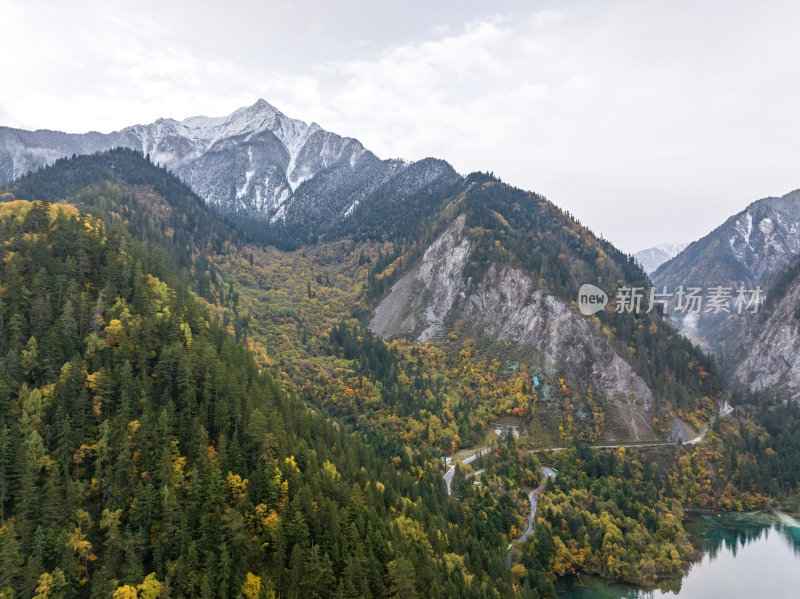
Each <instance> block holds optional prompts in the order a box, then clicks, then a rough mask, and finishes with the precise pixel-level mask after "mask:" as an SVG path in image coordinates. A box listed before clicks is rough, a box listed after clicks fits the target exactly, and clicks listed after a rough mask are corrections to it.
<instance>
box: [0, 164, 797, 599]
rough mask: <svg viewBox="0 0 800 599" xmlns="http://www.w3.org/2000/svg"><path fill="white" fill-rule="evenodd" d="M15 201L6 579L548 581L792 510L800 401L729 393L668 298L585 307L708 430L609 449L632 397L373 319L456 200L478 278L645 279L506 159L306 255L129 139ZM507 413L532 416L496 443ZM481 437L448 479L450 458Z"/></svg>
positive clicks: (204, 584)
mask: <svg viewBox="0 0 800 599" xmlns="http://www.w3.org/2000/svg"><path fill="white" fill-rule="evenodd" d="M469 190H473V191H469ZM0 200H2V203H0V597H2V598H5V599H10V598H22V597H35V598H37V599H44V598H54V599H55V598H65V599H66V598H106V597H113V598H125V599H127V598H135V597H139V598H142V599H155V598H157V597H174V598H179V597H187V598H188V597H192V598H193V597H203V598H211V597H228V598H234V597H247V598H248V599H254V598H273V597H284V598H314V597H326V598H327V597H336V598H360V597H376V598H378V597H380V598H401V597H402V598H411V597H432V598H433V597H443V598H444V597H464V598H473V597H474V598H476V599H477V598H494V597H522V598H535V597H553V596H555V590H554V588H555V587H554V585H553V583H554V581H556V579H557V578H558V577H560V576H564V575H567V574H570V573H592V574H598V575H601V576H603V577H604V578H606V579H607V580H612V581H614V580H615V581H629V582H634V583H637V584H641V585H645V586H649V585H652V584H654V583H655V582H656V581H657V580H662V579H665V578H670V577H675V576H680V575H681V574H682V573H684V572H685V571H686V569H687V567H688V566H689V564H690V563H691V562H692V560H693V559H696V551H695V549H694V548H693V547H692V545H691V543H690V542H689V540H688V537H687V534H686V531H685V530H684V528H683V525H682V518H683V516H684V513H685V511H686V510H687V509H690V508H693V507H703V508H715V509H725V510H744V509H757V508H763V507H768V506H770V505H774V504H777V503H780V504H781V505H782V506H783V507H785V508H786V509H789V510H792V509H794V510H797V509H798V503H797V501H798V499H797V498H798V492H799V491H800V488H799V487H798V485H800V478H799V476H800V475H799V474H798V473H800V427H799V426H798V423H800V413H798V409H799V408H798V406H797V404H796V403H781V402H774V401H772V400H771V398H770V397H769V395H768V394H758V395H755V394H749V393H742V392H738V391H736V392H733V391H731V390H729V389H726V388H725V386H724V385H723V382H722V378H721V375H720V374H719V370H718V368H717V367H716V365H715V363H714V360H713V358H712V357H710V356H709V355H706V354H705V353H703V352H702V351H700V350H698V349H697V348H696V347H694V346H693V345H692V344H691V343H690V342H688V341H687V340H685V339H684V338H683V337H681V336H680V335H678V334H677V333H676V332H675V331H674V330H673V329H671V327H670V326H669V325H668V324H667V323H665V322H664V321H663V320H661V319H659V318H658V315H656V314H653V315H623V314H614V313H603V314H600V315H599V316H598V317H597V319H596V327H597V329H598V330H600V331H601V332H602V334H603V335H604V337H605V338H606V339H607V340H608V343H609V345H610V346H611V347H613V348H614V349H615V351H617V352H618V353H619V354H620V355H623V356H625V357H626V359H628V361H629V362H630V363H631V364H632V366H633V368H634V370H635V372H636V373H637V374H638V375H639V376H641V377H642V379H643V380H644V381H646V382H647V384H648V385H649V386H650V387H651V388H652V389H653V392H654V394H655V396H656V401H657V402H659V405H661V406H662V409H661V411H660V412H658V417H656V418H655V419H654V421H653V422H652V423H651V425H652V427H653V429H654V430H655V431H657V432H659V433H664V434H666V433H667V432H668V430H669V426H668V423H669V419H670V418H676V419H677V418H678V417H681V418H682V419H683V420H685V421H687V422H689V423H690V424H692V425H694V426H695V428H696V429H697V430H699V429H700V428H701V427H702V426H703V425H704V424H707V425H709V426H708V429H709V430H708V433H707V435H706V437H705V439H704V440H703V442H702V443H698V444H696V445H687V446H681V445H680V444H676V445H666V446H660V447H659V448H658V450H657V451H648V450H647V449H641V450H639V449H630V450H626V449H625V448H620V449H605V450H597V449H595V448H592V447H591V444H592V443H594V442H595V441H597V440H598V438H599V437H598V436H599V435H601V434H602V433H603V431H604V430H605V428H604V427H606V426H608V425H609V423H611V422H613V420H614V418H616V415H615V412H614V411H613V410H612V409H611V407H610V406H609V405H608V404H604V403H603V402H601V401H600V400H599V398H597V397H596V396H595V394H594V391H593V389H592V387H591V385H589V384H587V383H586V382H585V381H582V380H579V379H578V378H577V377H574V376H573V377H571V376H570V375H569V374H567V373H565V372H563V371H561V370H559V369H554V370H552V371H547V370H546V369H542V370H541V371H540V370H537V366H539V365H540V364H539V362H538V360H539V358H540V357H539V356H537V355H535V354H531V353H525V352H524V351H522V350H520V349H519V348H515V347H513V346H509V344H500V343H498V342H497V340H486V339H480V338H473V337H472V336H471V333H470V330H469V328H468V327H467V326H462V325H461V324H459V323H454V324H453V326H452V329H451V331H450V333H449V334H448V335H447V336H445V337H444V338H442V339H439V340H438V341H437V343H422V344H420V343H414V342H413V341H410V340H407V339H402V338H398V339H394V340H391V341H385V340H383V339H381V338H379V337H377V336H375V335H373V334H372V333H370V332H369V330H368V329H367V323H368V321H369V314H370V313H371V311H372V310H373V309H374V307H375V305H376V302H377V301H378V300H379V299H380V297H382V296H383V295H384V294H385V293H386V292H387V291H388V290H389V289H390V288H391V286H392V285H393V284H394V283H395V282H396V281H397V280H398V278H399V277H400V275H402V274H403V272H405V271H406V270H407V269H408V268H410V267H411V266H412V265H413V263H414V261H415V260H418V259H419V257H420V256H421V255H422V254H423V253H424V251H425V248H426V247H427V246H428V245H429V243H430V241H431V240H432V239H433V238H434V237H435V236H436V235H437V234H438V233H439V232H440V231H441V230H442V228H443V227H444V226H445V225H446V224H447V223H448V222H449V221H450V220H451V219H452V217H453V216H454V215H455V214H456V213H459V212H463V213H464V214H466V215H467V229H468V231H469V235H471V236H472V238H473V239H474V240H475V246H474V247H475V250H474V253H473V255H472V258H471V262H470V264H469V265H468V270H469V275H470V276H471V277H472V279H473V280H478V279H479V278H480V277H481V273H483V272H485V270H486V269H487V268H488V266H489V265H490V264H492V263H496V264H507V265H514V266H515V267H518V268H520V269H523V270H524V271H525V272H530V273H533V274H534V275H535V276H536V278H537V279H538V280H539V281H540V284H541V287H542V288H543V289H546V290H547V291H548V292H549V293H552V294H553V295H554V296H557V297H562V298H571V297H573V296H574V295H575V292H576V289H577V286H578V285H579V284H580V282H581V281H583V280H587V277H588V276H589V275H592V276H594V277H601V278H603V279H607V280H615V281H627V282H629V283H635V282H641V284H642V285H646V284H647V279H646V276H645V275H644V273H643V272H642V271H641V270H640V269H639V268H638V266H637V265H636V264H635V263H633V262H632V261H631V260H630V259H629V258H628V257H626V256H624V255H623V254H621V253H620V252H618V251H617V250H615V249H614V248H613V246H611V244H609V243H608V242H605V241H603V240H599V239H597V238H595V237H594V236H593V235H592V234H591V232H590V231H588V230H587V229H585V228H584V227H582V226H581V225H580V224H579V223H577V222H576V221H574V219H572V218H571V217H569V215H566V214H564V213H563V212H561V211H560V210H558V209H557V208H555V207H554V206H552V204H550V203H549V202H547V201H546V200H545V199H544V198H541V197H540V196H535V195H533V194H527V193H524V192H521V191H520V190H516V189H514V188H511V187H508V186H505V185H504V184H503V183H502V182H500V181H499V180H497V179H495V178H494V177H492V176H489V175H482V174H476V175H473V176H471V177H470V178H468V179H467V180H466V181H465V182H463V185H462V186H459V184H458V182H456V181H453V182H452V188H449V187H448V188H447V191H446V193H445V192H442V195H441V197H440V196H431V197H427V196H426V197H424V198H422V200H420V201H421V202H422V203H420V204H419V205H416V204H415V205H413V206H412V210H411V212H410V215H411V216H410V217H409V219H408V220H406V221H403V220H402V218H401V216H402V215H400V212H398V217H397V218H395V219H393V220H392V226H391V227H387V228H385V229H383V230H381V221H380V218H379V217H378V216H375V215H370V218H366V219H365V220H364V221H363V222H362V223H361V224H360V225H358V226H356V225H353V228H352V229H347V230H344V229H343V230H341V231H337V232H336V235H335V236H332V237H331V238H330V239H322V240H318V241H317V242H316V243H314V244H309V245H304V246H302V247H290V246H289V245H287V244H286V243H282V242H280V239H278V238H270V237H269V236H267V235H265V234H263V232H261V233H260V232H259V231H256V230H252V229H248V231H247V232H242V231H241V230H240V229H239V228H237V225H236V223H235V222H233V223H231V222H228V221H226V220H223V219H222V218H221V217H219V216H218V215H217V214H216V213H214V212H213V211H212V210H211V209H210V208H208V207H207V206H206V205H205V204H204V203H203V202H202V200H200V199H199V198H198V197H197V196H196V195H194V194H193V193H192V192H191V191H190V190H189V189H188V188H187V187H186V186H184V185H183V184H182V183H180V181H179V180H178V179H176V178H175V177H174V176H173V175H172V174H170V173H169V172H168V171H167V170H165V169H163V168H160V167H158V166H156V165H154V164H152V162H151V161H150V160H149V158H147V157H145V156H142V155H141V154H139V153H137V152H134V151H132V150H121V149H120V150H113V151H110V152H105V153H101V154H97V155H93V156H77V157H73V158H71V159H63V160H60V161H58V162H56V164H55V165H53V166H50V167H47V168H45V169H43V170H41V171H39V172H36V173H32V174H29V175H26V176H24V177H22V178H21V179H19V180H17V181H15V182H12V183H10V184H8V185H7V186H6V187H5V188H4V189H3V190H2V191H0ZM423 200H424V202H423ZM431 207H432V208H431ZM423 208H425V209H423ZM426 210H427V211H426ZM428 213H430V214H428ZM567 301H568V300H567ZM518 350H519V351H518ZM534 372H537V373H538V374H533V373H534ZM534 378H535V380H534ZM722 399H730V401H731V403H732V405H734V406H735V409H734V411H733V413H732V414H731V415H730V416H728V417H726V418H725V419H722V418H713V415H714V414H715V409H714V403H713V402H714V401H719V400H722ZM509 416H513V417H514V418H515V419H517V420H515V422H517V421H518V422H521V423H522V424H523V426H525V427H527V428H528V429H529V430H531V431H534V432H536V434H535V435H534V434H531V435H527V436H523V437H520V438H519V439H517V438H515V437H514V435H510V434H500V435H497V434H494V432H493V430H492V429H493V427H492V423H493V422H494V421H495V420H496V419H497V418H498V417H509ZM537 435H538V436H537ZM548 444H549V445H550V446H553V447H555V446H556V445H559V446H562V447H564V448H565V449H564V450H563V451H559V452H555V453H552V454H547V457H546V458H545V457H544V456H545V454H542V453H539V452H538V451H537V450H538V449H540V448H541V446H544V445H548ZM471 448H486V449H487V451H485V453H484V455H481V457H480V458H479V459H478V460H477V461H475V462H472V463H471V464H467V463H466V462H463V463H460V464H458V465H457V467H456V469H455V473H454V475H453V479H452V482H451V485H450V489H449V491H450V492H448V486H447V484H446V482H445V480H444V479H443V474H444V473H445V472H446V470H447V467H448V466H447V465H445V464H444V460H445V459H446V458H454V457H457V456H460V457H464V456H465V455H468V453H469V451H468V450H470V449H471ZM464 452H466V453H464ZM545 461H547V463H548V464H549V465H550V466H553V467H556V468H557V469H558V472H559V475H558V477H557V478H555V479H548V480H546V481H545V480H543V478H542V464H543V463H544V462H545ZM540 485H541V489H542V493H541V499H540V505H539V509H538V513H537V526H536V532H535V534H532V535H530V536H529V537H528V539H527V541H525V542H524V543H521V544H516V543H515V542H516V540H517V538H518V537H519V536H520V535H521V534H522V532H523V531H524V529H525V527H526V522H525V521H526V518H527V515H528V510H529V503H528V502H529V499H528V494H529V492H530V490H531V489H534V488H537V487H539V486H540ZM509 545H514V546H513V549H512V550H511V552H509Z"/></svg>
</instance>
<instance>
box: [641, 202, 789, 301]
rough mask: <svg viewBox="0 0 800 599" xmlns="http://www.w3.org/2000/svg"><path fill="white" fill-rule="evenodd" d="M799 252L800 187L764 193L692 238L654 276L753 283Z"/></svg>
mask: <svg viewBox="0 0 800 599" xmlns="http://www.w3.org/2000/svg"><path fill="white" fill-rule="evenodd" d="M799 252H800V190H795V191H793V192H791V193H787V194H786V195H785V196H782V197H779V198H763V199H761V200H758V201H757V202H753V203H752V204H750V205H749V206H748V207H747V208H745V209H744V210H742V211H741V212H739V213H738V214H735V215H733V216H731V217H730V218H729V219H727V220H726V221H725V222H724V223H722V224H721V225H720V226H719V227H717V228H716V229H714V230H713V231H712V232H711V233H709V234H708V235H706V236H705V237H703V238H702V239H700V240H698V241H695V242H693V243H692V244H690V245H689V246H688V247H687V248H686V249H685V250H683V251H682V252H681V253H679V254H678V255H677V256H675V258H673V259H672V260H669V261H667V262H665V263H664V264H662V265H661V266H660V267H659V268H658V269H657V270H656V271H655V272H654V273H653V275H652V277H651V278H652V280H653V283H654V284H655V285H657V286H662V285H667V286H669V287H677V286H678V285H696V286H700V287H705V286H709V285H722V284H725V285H734V286H736V285H740V284H741V285H754V284H756V283H758V282H760V281H763V280H764V278H765V277H766V276H768V275H769V274H771V273H773V272H775V271H776V270H777V269H778V268H780V267H782V266H784V265H785V264H786V263H787V262H789V260H791V259H792V258H793V257H794V256H795V254H797V253H799Z"/></svg>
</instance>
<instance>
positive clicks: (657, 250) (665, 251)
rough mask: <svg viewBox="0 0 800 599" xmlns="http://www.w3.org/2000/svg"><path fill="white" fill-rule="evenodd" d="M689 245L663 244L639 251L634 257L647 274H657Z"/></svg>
mask: <svg viewBox="0 0 800 599" xmlns="http://www.w3.org/2000/svg"><path fill="white" fill-rule="evenodd" d="M687 245H689V243H688V242H686V243H663V244H661V245H657V246H654V247H651V248H647V249H646V250H639V251H638V252H636V253H635V254H634V255H633V256H634V258H636V260H637V261H638V262H639V264H641V265H642V268H644V271H645V272H646V273H647V274H651V273H653V272H655V270H656V269H657V268H658V267H659V266H661V265H662V264H663V263H664V262H666V261H667V260H671V259H672V258H674V257H675V256H677V255H678V254H680V253H681V252H682V251H683V250H684V248H685V247H686V246H687Z"/></svg>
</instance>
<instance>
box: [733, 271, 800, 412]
mask: <svg viewBox="0 0 800 599" xmlns="http://www.w3.org/2000/svg"><path fill="white" fill-rule="evenodd" d="M798 272H799V270H798V268H797V266H796V265H795V268H792V269H788V270H787V271H786V273H784V274H783V277H781V278H779V279H778V282H777V284H776V285H773V286H772V287H771V288H770V290H771V293H773V297H771V298H770V302H769V303H768V304H767V305H766V306H765V309H764V311H763V313H761V314H759V315H757V316H754V317H750V318H748V319H746V320H744V321H743V323H742V324H743V326H741V328H740V329H739V330H738V331H733V332H732V333H731V335H730V340H729V342H728V343H729V346H730V347H729V351H728V353H727V355H726V366H727V367H728V370H729V372H730V374H731V375H732V376H733V378H734V380H736V381H737V382H739V383H742V384H744V385H745V386H747V387H748V388H749V389H751V390H753V391H762V390H764V389H770V391H771V392H772V393H774V394H776V395H778V396H780V397H783V398H797V397H800V276H798ZM781 279H783V280H781Z"/></svg>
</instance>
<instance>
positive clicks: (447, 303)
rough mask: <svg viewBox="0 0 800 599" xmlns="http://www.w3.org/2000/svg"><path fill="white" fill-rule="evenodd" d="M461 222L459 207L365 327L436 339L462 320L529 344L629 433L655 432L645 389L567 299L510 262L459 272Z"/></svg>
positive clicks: (463, 257) (463, 255) (465, 241)
mask: <svg viewBox="0 0 800 599" xmlns="http://www.w3.org/2000/svg"><path fill="white" fill-rule="evenodd" d="M464 226H465V217H464V216H463V215H462V216H459V217H458V218H457V219H456V220H455V221H454V222H453V223H452V224H451V225H450V226H449V227H448V228H447V229H446V230H445V231H444V232H443V233H442V234H441V235H440V236H439V237H438V238H437V239H436V241H434V242H433V243H432V244H431V246H430V247H429V248H428V249H427V250H426V252H425V254H424V256H423V258H422V260H421V262H420V264H418V265H417V266H416V267H415V268H414V269H413V270H411V271H410V272H409V273H407V274H406V275H405V276H404V277H403V278H401V279H400V280H399V281H397V283H395V285H394V286H393V287H392V290H391V292H390V293H389V294H388V295H387V296H386V297H385V298H384V299H383V301H382V302H381V303H380V304H379V305H378V307H377V309H376V310H375V314H374V316H373V318H372V320H371V322H370V325H369V326H370V330H372V331H373V332H374V333H376V334H377V335H380V336H381V337H384V338H387V339H389V338H394V337H398V336H408V337H412V338H414V339H416V340H417V342H420V343H421V342H425V341H432V342H435V341H436V339H437V338H439V337H440V335H441V334H442V333H444V332H445V331H446V329H447V327H448V325H450V324H451V323H453V322H455V321H459V322H468V323H470V325H471V326H473V327H474V329H475V332H476V334H478V335H482V336H486V337H494V338H497V339H500V340H502V341H511V342H515V343H519V344H524V345H527V346H530V347H532V348H533V349H534V350H535V351H536V352H537V353H539V354H541V357H542V359H543V360H544V361H545V364H546V366H547V367H550V368H559V367H561V368H563V369H564V370H565V371H566V372H567V373H568V374H569V375H570V376H571V377H573V378H575V379H576V380H581V381H585V382H587V383H588V382H591V384H592V386H593V388H594V389H595V392H596V393H599V394H600V395H601V396H602V397H603V398H604V399H605V401H606V403H611V404H614V406H615V407H617V408H621V409H622V412H623V413H624V414H626V415H627V417H626V418H625V422H624V423H618V424H622V426H623V427H625V428H626V429H627V433H628V435H629V438H630V439H640V438H642V439H644V438H653V437H654V435H653V433H652V431H651V430H650V429H649V426H648V424H647V422H648V421H649V420H650V419H649V418H647V417H644V412H648V411H650V409H651V408H652V404H653V394H652V392H651V390H650V389H649V387H648V386H647V384H646V383H645V381H644V380H643V379H642V378H641V377H640V376H639V375H638V374H636V372H635V371H634V370H633V368H631V366H630V365H629V364H628V363H627V362H626V361H625V360H623V359H622V358H621V357H620V356H619V355H618V354H617V353H616V352H615V351H614V350H613V349H612V348H611V347H610V346H609V345H608V343H607V342H606V341H605V339H604V338H603V337H602V336H601V335H600V333H599V332H598V331H597V330H596V329H595V328H594V327H593V326H592V325H591V324H590V322H589V321H588V320H587V319H586V318H584V317H583V316H581V315H580V314H579V313H578V312H577V311H576V310H575V309H574V308H573V307H572V306H570V305H569V304H568V303H566V302H564V301H563V300H561V299H558V298H556V297H554V296H552V295H548V294H547V293H545V292H544V291H543V290H541V289H537V288H536V286H535V285H534V283H533V280H532V279H531V278H530V277H529V276H528V275H526V274H525V273H523V272H522V271H520V270H519V269H516V268H511V267H503V268H497V267H496V266H495V265H494V264H492V265H491V266H490V267H489V269H488V271H487V273H486V275H485V276H484V278H483V280H481V281H480V282H478V284H477V285H474V284H473V282H472V281H471V280H470V279H467V278H465V275H464V269H465V266H466V265H467V263H468V262H469V258H470V249H471V247H470V241H469V238H468V237H467V236H466V235H464ZM587 379H588V380H587Z"/></svg>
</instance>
